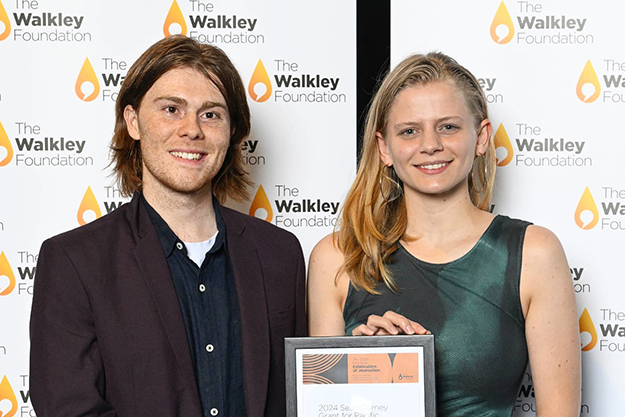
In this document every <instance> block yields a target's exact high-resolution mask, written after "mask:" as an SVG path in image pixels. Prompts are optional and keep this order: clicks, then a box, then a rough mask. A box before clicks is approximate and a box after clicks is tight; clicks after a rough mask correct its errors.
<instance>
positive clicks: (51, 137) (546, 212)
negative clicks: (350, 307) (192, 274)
mask: <svg viewBox="0 0 625 417" xmlns="http://www.w3.org/2000/svg"><path fill="white" fill-rule="evenodd" d="M577 3H578V2H567V1H565V0H557V1H548V2H543V3H540V2H534V3H531V2H528V1H506V2H500V1H498V0H494V1H491V0H489V1H485V2H465V1H460V0H456V1H444V2H427V3H426V2H417V1H398V0H393V1H392V7H391V12H392V25H391V28H392V33H391V34H392V40H391V51H392V57H391V58H392V59H391V65H394V64H396V63H397V62H399V60H401V59H402V58H403V57H405V56H406V55H407V54H409V53H411V52H426V51H429V50H441V51H443V52H446V53H448V54H449V55H451V56H453V57H455V58H456V59H457V60H458V61H460V62H461V63H462V64H464V65H465V66H467V67H468V68H469V69H471V70H472V71H473V72H474V73H475V74H476V75H477V76H478V77H479V78H480V79H481V80H482V82H483V86H484V89H485V91H486V94H487V97H488V100H489V102H490V106H491V107H490V109H491V116H492V120H493V124H494V128H495V131H496V134H495V140H496V142H497V145H498V153H497V154H498V157H499V166H500V168H499V170H498V185H497V188H496V198H495V202H494V203H495V211H496V212H500V213H506V214H509V215H512V216H515V217H520V218H524V219H527V220H531V221H533V222H535V223H537V224H540V225H543V226H546V227H548V228H550V229H552V230H553V231H554V232H556V234H558V236H559V237H560V239H561V240H562V242H563V244H564V247H565V249H566V251H567V254H568V257H569V262H570V266H571V279H572V280H573V282H574V285H575V290H576V292H577V300H578V306H579V315H580V327H581V330H582V334H581V336H582V341H583V351H584V352H583V361H584V363H583V370H584V381H583V388H584V392H583V394H584V395H583V406H582V409H581V414H582V415H589V416H596V417H605V416H608V417H609V416H620V415H623V414H624V413H625V406H624V405H623V403H622V400H621V398H620V396H619V395H618V394H619V393H622V392H623V391H624V390H625V380H624V379H623V375H625V360H624V359H625V330H623V328H624V327H622V326H625V322H624V321H625V301H624V296H623V293H624V291H623V290H624V289H625V288H624V287H625V284H623V278H625V277H624V276H623V272H622V266H621V264H622V262H621V259H622V258H623V249H624V248H625V174H623V170H622V168H621V167H620V165H619V163H618V162H619V158H620V157H621V155H623V154H625V140H624V139H625V133H623V132H622V130H621V129H619V122H620V121H621V120H622V118H623V115H624V114H625V113H624V110H625V52H623V50H622V48H621V47H620V43H621V41H623V40H625V36H624V35H623V29H622V28H623V25H622V12H623V10H625V9H624V6H621V5H619V4H616V3H614V2H609V1H607V0H600V1H597V2H594V3H592V4H590V5H587V4H584V5H582V4H581V3H580V4H577ZM356 7H357V6H356V1H355V0H351V1H330V0H322V1H315V2H309V3H306V4H298V3H293V2H289V1H286V0H279V1H253V0H241V1H238V2H232V1H226V0H212V1H204V0H174V1H173V2H172V1H171V0H156V1H149V2H148V1H120V0H110V1H108V2H98V3H92V2H84V1H78V0H55V1H38V0H0V184H1V188H0V196H1V199H0V416H1V417H11V416H29V415H30V416H34V412H33V411H32V408H31V406H30V401H29V391H28V372H29V370H28V350H29V341H28V320H29V313H30V303H31V299H32V284H33V280H34V275H35V265H36V262H37V255H38V250H39V247H40V245H41V242H42V241H43V240H44V239H45V238H47V237H50V236H52V235H55V234H58V233H60V232H63V231H65V230H68V229H71V228H74V227H78V226H80V225H82V224H84V223H86V222H89V221H91V220H93V219H95V218H97V217H100V216H101V215H104V214H106V213H107V212H109V211H111V210H114V209H115V208H116V207H117V206H119V205H120V204H121V203H123V202H124V201H125V200H124V199H123V198H121V196H120V194H119V191H118V190H117V188H116V187H115V185H114V182H113V180H112V179H111V177H110V172H111V171H110V169H109V168H108V166H107V165H108V161H109V159H108V144H109V141H110V137H111V135H112V131H113V114H114V112H113V107H114V102H115V98H116V94H117V92H118V90H119V86H120V83H121V82H122V81H123V78H124V75H125V74H126V71H127V70H128V68H129V67H130V65H131V64H132V62H134V60H135V59H136V58H137V57H138V56H139V55H140V54H141V52H143V51H144V50H145V49H146V48H147V47H148V46H149V45H151V44H152V43H154V42H155V41H157V40H158V39H160V38H162V37H163V36H167V35H169V34H173V33H184V34H186V35H188V36H191V37H194V38H197V39H198V40H200V41H202V42H211V43H214V44H216V45H218V46H220V47H222V48H223V49H224V50H225V51H226V53H228V55H229V56H230V57H231V58H232V60H233V62H234V63H235V65H236V66H237V68H238V69H239V71H240V73H241V75H242V78H243V81H244V83H245V84H246V86H247V88H248V99H249V103H250V107H251V111H252V125H253V127H252V134H251V136H250V138H249V139H248V140H247V142H246V143H245V144H244V151H245V155H246V160H247V164H248V167H249V170H250V171H251V173H252V177H253V179H254V181H255V183H256V185H255V186H254V188H253V189H251V190H250V191H251V195H252V199H251V200H250V201H249V202H247V203H245V204H233V206H234V207H235V208H237V209H239V210H241V211H243V212H246V213H250V214H252V215H255V216H257V217H260V218H263V219H266V220H268V221H271V222H272V223H274V224H276V225H278V226H280V227H283V228H285V229H288V230H291V231H292V232H294V233H295V234H296V235H297V236H298V237H299V239H300V241H301V242H302V246H303V247H304V252H305V255H306V256H307V255H308V253H309V252H310V250H311V249H312V247H313V246H314V244H315V243H316V242H317V241H318V240H319V239H320V238H321V237H322V236H324V235H325V234H327V233H329V232H331V230H332V228H333V226H334V224H335V222H336V214H337V209H338V206H339V203H340V202H341V201H342V200H343V197H344V195H345V193H346V191H347V189H348V188H349V185H350V184H351V182H352V179H353V177H354V173H355V169H356V168H355V162H356V157H355V155H356V149H355V146H356V145H355V143H356V142H355V137H356V117H357V115H356V55H355V54H356V52H355V51H356ZM476 337H479V335H476ZM528 372H529V371H528ZM532 397H533V387H532V382H531V376H530V374H529V373H528V375H527V378H526V380H525V381H524V385H523V387H522V388H521V391H520V393H519V400H518V402H517V411H516V413H515V415H516V416H525V415H533V409H534V405H533V399H532Z"/></svg>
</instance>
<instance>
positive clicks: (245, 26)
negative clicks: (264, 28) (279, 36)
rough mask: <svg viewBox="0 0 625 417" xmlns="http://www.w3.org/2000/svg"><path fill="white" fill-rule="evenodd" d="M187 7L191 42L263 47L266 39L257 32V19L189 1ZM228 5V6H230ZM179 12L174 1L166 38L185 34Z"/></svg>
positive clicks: (166, 27)
mask: <svg viewBox="0 0 625 417" xmlns="http://www.w3.org/2000/svg"><path fill="white" fill-rule="evenodd" d="M190 3H191V14H189V15H188V17H189V23H190V25H189V26H190V28H189V37H190V38H193V39H195V40H197V41H199V42H202V43H210V44H215V45H222V44H258V43H265V35H264V34H262V33H260V32H259V30H258V29H259V28H260V25H259V22H258V18H256V17H252V16H249V15H239V14H236V13H230V12H228V11H223V10H221V11H218V10H217V9H216V8H215V5H214V4H213V3H209V2H202V1H195V0H191V1H190ZM227 4H228V6H230V4H231V3H227ZM232 4H234V2H233V3H232ZM172 9H173V11H172ZM178 11H180V7H178V4H177V3H176V0H174V2H173V3H172V6H171V8H170V11H169V13H168V16H167V19H169V15H170V14H171V19H172V20H171V22H172V23H171V24H169V25H168V24H167V20H166V22H165V27H164V28H163V32H165V36H168V33H172V30H183V31H186V30H187V29H186V27H187V26H186V23H185V22H184V17H182V11H180V13H178ZM172 24H173V25H174V26H173V27H172ZM174 28H175V29H174ZM183 33H184V32H183Z"/></svg>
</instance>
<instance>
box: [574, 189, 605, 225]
mask: <svg viewBox="0 0 625 417" xmlns="http://www.w3.org/2000/svg"><path fill="white" fill-rule="evenodd" d="M597 223H599V210H598V209H597V204H596V203H595V199H594V198H593V196H592V193H591V192H590V189H589V188H588V187H586V189H585V190H584V193H583V194H582V197H581V198H580V199H579V203H577V208H576V209H575V224H577V227H579V228H580V229H582V230H590V229H592V228H594V227H595V226H596V225H597Z"/></svg>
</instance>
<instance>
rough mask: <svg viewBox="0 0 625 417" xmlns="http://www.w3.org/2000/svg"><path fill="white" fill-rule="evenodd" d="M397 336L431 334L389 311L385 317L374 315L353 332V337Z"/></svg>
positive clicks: (417, 324) (416, 324) (415, 323)
mask: <svg viewBox="0 0 625 417" xmlns="http://www.w3.org/2000/svg"><path fill="white" fill-rule="evenodd" d="M395 334H431V333H430V331H429V330H426V329H425V328H424V327H423V326H421V325H420V324H419V323H417V322H414V321H412V320H409V319H407V318H406V317H404V316H402V315H401V314H397V313H395V312H394V311H387V312H386V313H384V315H383V316H376V315H375V314H372V315H370V316H369V318H368V319H367V324H361V325H360V326H358V327H356V328H355V329H354V330H352V336H385V335H395Z"/></svg>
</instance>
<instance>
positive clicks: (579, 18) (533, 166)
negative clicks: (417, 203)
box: [391, 0, 625, 417]
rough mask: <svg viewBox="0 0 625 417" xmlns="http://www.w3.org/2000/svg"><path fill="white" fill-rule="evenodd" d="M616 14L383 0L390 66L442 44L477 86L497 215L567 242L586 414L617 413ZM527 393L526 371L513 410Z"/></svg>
mask: <svg viewBox="0 0 625 417" xmlns="http://www.w3.org/2000/svg"><path fill="white" fill-rule="evenodd" d="M623 12H625V6H624V5H622V4H621V3H618V2H613V1H609V0H598V1H594V2H591V3H588V2H576V1H566V0H549V1H513V0H505V1H501V0H489V1H462V0H449V1H439V2H417V1H409V0H393V1H392V2H391V16H392V18H391V66H394V65H395V64H397V63H398V62H399V61H400V60H401V59H402V58H404V57H405V56H407V55H408V54H410V53H414V52H428V51H431V50H439V51H441V52H444V53H446V54H448V55H451V56H452V57H454V58H456V60H457V61H458V62H460V63H461V64H463V65H464V66H466V67H467V68H468V69H470V70H471V72H473V73H474V74H475V76H476V77H478V78H479V79H480V82H481V83H482V86H483V88H484V90H485V93H486V96H487V98H488V101H489V103H490V104H489V106H490V107H489V110H490V113H491V114H490V115H491V121H492V122H493V131H494V132H495V143H496V145H497V158H498V168H497V182H496V187H495V199H494V204H495V207H494V211H495V212H497V213H503V214H508V215H510V216H514V217H518V218H522V219H525V220H529V221H532V222H534V223H535V224H539V225H541V226H545V227H547V228H549V229H551V230H552V231H554V232H555V233H556V234H557V235H558V237H559V238H560V240H561V241H562V244H563V245H564V249H565V250H566V252H567V256H568V260H569V265H570V269H571V279H572V280H573V283H574V288H575V292H576V293H577V304H578V312H579V317H580V320H579V324H580V329H581V340H582V351H583V352H582V361H583V366H582V368H583V397H582V408H581V410H580V414H581V415H582V416H593V417H612V416H614V417H617V416H623V415H625V404H623V393H624V392H625V280H624V278H625V273H624V272H623V259H624V254H625V172H624V171H623V166H622V158H623V155H625V129H620V128H619V125H620V123H621V122H622V121H623V120H624V119H625V49H623V46H622V43H623V41H625V32H624V28H625V26H624V25H623V20H622V17H623ZM545 320H549V318H548V317H545ZM476 337H479V335H476ZM533 396H534V393H533V385H532V379H531V374H530V373H529V370H528V373H527V375H526V378H525V380H524V381H523V386H522V387H521V391H520V393H519V398H518V401H517V404H516V413H515V416H526V415H527V416H529V415H534V411H535V404H534V398H533Z"/></svg>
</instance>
